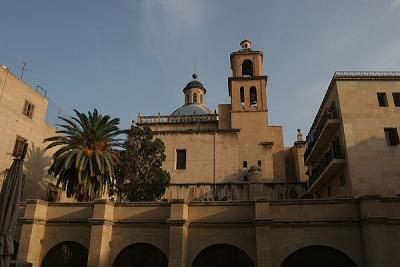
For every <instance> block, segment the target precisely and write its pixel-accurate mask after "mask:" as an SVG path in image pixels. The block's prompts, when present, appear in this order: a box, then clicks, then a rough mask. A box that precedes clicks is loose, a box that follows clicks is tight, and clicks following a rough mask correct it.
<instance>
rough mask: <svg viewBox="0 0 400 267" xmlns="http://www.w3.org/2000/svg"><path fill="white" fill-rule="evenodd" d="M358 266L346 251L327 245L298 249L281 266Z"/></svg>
mask: <svg viewBox="0 0 400 267" xmlns="http://www.w3.org/2000/svg"><path fill="white" fill-rule="evenodd" d="M303 266H304V267H306V266H307V267H314V266H315V267H318V266H324V267H337V266H346V267H357V265H356V264H355V263H354V262H353V261H352V260H351V259H350V258H349V257H348V256H346V255H345V254H344V253H342V252H340V251H338V250H336V249H333V248H330V247H325V246H309V247H304V248H301V249H299V250H296V251H295V252H293V253H292V254H290V255H289V256H288V257H287V258H286V259H285V260H284V261H283V262H282V264H281V267H303Z"/></svg>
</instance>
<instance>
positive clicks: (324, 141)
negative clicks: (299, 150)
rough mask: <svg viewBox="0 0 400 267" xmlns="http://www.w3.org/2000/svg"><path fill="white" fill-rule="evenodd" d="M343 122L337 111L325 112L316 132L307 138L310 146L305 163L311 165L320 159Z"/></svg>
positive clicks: (305, 155)
mask: <svg viewBox="0 0 400 267" xmlns="http://www.w3.org/2000/svg"><path fill="white" fill-rule="evenodd" d="M340 124H341V120H340V118H339V116H338V114H337V111H336V110H335V109H332V108H331V109H330V110H329V111H327V110H326V111H325V112H324V113H323V115H322V117H321V119H320V120H319V122H318V125H317V127H316V128H315V131H313V132H312V133H311V132H310V134H309V135H308V136H307V141H308V146H307V150H306V151H305V153H304V162H305V163H306V164H310V163H311V162H314V161H315V160H317V159H318V156H319V155H321V153H322V152H323V151H324V150H325V149H326V147H327V146H328V145H329V143H330V142H331V140H332V138H333V137H334V135H335V134H336V132H337V130H338V129H339V127H340Z"/></svg>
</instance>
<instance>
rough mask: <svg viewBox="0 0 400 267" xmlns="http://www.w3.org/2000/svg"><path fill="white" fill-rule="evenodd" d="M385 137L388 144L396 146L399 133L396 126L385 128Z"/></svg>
mask: <svg viewBox="0 0 400 267" xmlns="http://www.w3.org/2000/svg"><path fill="white" fill-rule="evenodd" d="M384 131H385V138H386V143H387V145H388V146H397V145H398V144H399V134H398V133H397V129H396V128H385V129H384Z"/></svg>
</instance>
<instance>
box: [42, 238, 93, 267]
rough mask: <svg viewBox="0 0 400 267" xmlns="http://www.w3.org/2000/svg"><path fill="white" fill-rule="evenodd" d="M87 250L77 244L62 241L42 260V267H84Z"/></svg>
mask: <svg viewBox="0 0 400 267" xmlns="http://www.w3.org/2000/svg"><path fill="white" fill-rule="evenodd" d="M87 260H88V250H87V249H86V247H84V246H83V245H81V244H80V243H78V242H74V241H64V242H61V243H59V244H57V245H55V246H54V247H52V248H51V249H50V250H49V251H48V252H47V254H46V256H45V257H44V258H43V261H42V265H41V266H42V267H53V266H59V267H86V266H87Z"/></svg>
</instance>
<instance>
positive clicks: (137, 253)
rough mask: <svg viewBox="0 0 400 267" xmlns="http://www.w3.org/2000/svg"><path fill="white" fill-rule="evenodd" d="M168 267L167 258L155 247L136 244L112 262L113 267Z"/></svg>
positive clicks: (123, 251) (127, 248)
mask: <svg viewBox="0 0 400 267" xmlns="http://www.w3.org/2000/svg"><path fill="white" fill-rule="evenodd" d="M130 266H135V267H136V266H137V267H154V266H157V267H168V259H167V256H165V254H164V253H163V252H162V251H161V250H160V249H159V248H157V247H155V246H153V245H150V244H146V243H138V244H133V245H131V246H129V247H126V248H124V249H123V250H122V251H121V252H120V253H119V254H118V256H117V258H116V259H115V261H114V264H113V267H130Z"/></svg>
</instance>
